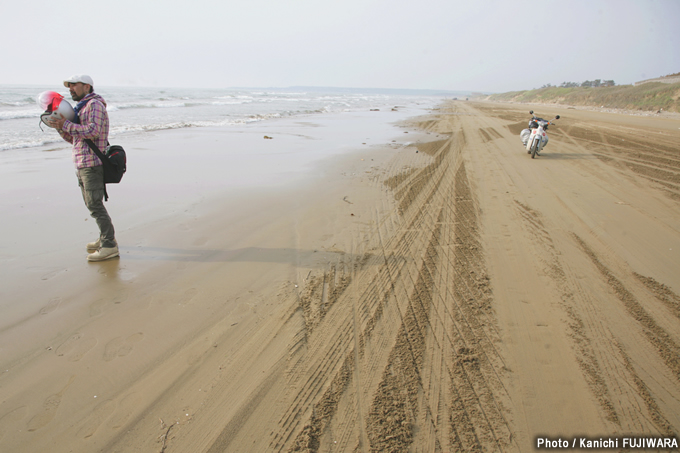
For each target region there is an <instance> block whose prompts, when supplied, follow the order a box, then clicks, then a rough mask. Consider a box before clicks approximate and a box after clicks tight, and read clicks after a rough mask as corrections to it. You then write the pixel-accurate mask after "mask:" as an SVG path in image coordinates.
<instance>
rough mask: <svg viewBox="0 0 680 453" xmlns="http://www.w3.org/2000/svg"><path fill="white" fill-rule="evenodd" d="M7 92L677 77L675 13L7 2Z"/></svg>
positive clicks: (530, 4) (444, 86) (311, 1)
mask: <svg viewBox="0 0 680 453" xmlns="http://www.w3.org/2000/svg"><path fill="white" fill-rule="evenodd" d="M0 23H1V26H0V42H1V43H2V44H0V84H40V85H45V84H47V85H49V84H52V83H59V82H60V81H61V80H63V79H64V78H67V77H68V76H70V75H72V74H80V73H85V74H89V75H91V76H92V77H93V79H94V82H95V85H104V86H112V85H139V86H159V87H192V86H199V87H218V88H221V87H288V86H296V85H305V86H334V87H355V88H369V87H370V88H414V89H439V90H470V91H485V92H503V91H513V90H523V89H531V88H538V87H540V86H542V85H544V84H547V83H551V84H553V85H555V84H560V83H561V82H564V81H573V82H582V81H584V80H593V79H603V80H614V81H615V82H616V83H617V84H629V83H633V82H635V81H639V80H643V79H645V78H652V77H658V76H662V75H667V74H670V73H676V72H680V1H679V0H576V1H574V0H561V1H553V0H542V1H538V0H534V1H525V0H519V1H517V0H516V1H482V0H464V1H460V0H408V1H404V0H341V1H336V0H239V1H235V0H189V1H186V0H184V1H178V0H115V1H114V0H106V1H99V0H90V1H86V2H82V3H78V2H62V1H56V0H28V1H20V0H14V1H11V0H7V1H2V5H1V6H0Z"/></svg>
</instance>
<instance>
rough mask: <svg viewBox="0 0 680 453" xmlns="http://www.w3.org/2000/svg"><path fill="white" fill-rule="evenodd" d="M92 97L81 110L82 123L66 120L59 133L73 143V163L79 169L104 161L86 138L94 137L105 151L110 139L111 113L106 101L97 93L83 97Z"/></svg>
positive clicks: (95, 141)
mask: <svg viewBox="0 0 680 453" xmlns="http://www.w3.org/2000/svg"><path fill="white" fill-rule="evenodd" d="M83 99H84V100H85V99H90V102H88V103H87V104H86V105H85V106H84V107H83V108H82V109H81V110H80V112H79V114H78V117H79V118H80V124H75V123H72V122H71V121H66V122H65V123H64V127H63V129H62V130H61V131H59V134H60V135H61V136H62V138H63V139H64V140H66V141H67V142H69V143H72V144H73V153H72V156H73V163H75V164H76V168H77V169H81V168H86V167H96V166H98V165H101V164H102V161H101V160H100V159H99V157H97V155H96V154H95V153H94V152H93V151H92V150H91V149H90V147H89V146H87V143H85V139H86V138H90V139H92V141H93V142H94V144H95V145H97V147H98V148H99V150H100V151H101V152H102V153H104V152H106V147H107V143H108V139H109V114H108V113H106V101H104V99H103V98H102V97H101V96H99V95H98V94H96V93H90V94H88V95H87V96H85V97H84V98H83Z"/></svg>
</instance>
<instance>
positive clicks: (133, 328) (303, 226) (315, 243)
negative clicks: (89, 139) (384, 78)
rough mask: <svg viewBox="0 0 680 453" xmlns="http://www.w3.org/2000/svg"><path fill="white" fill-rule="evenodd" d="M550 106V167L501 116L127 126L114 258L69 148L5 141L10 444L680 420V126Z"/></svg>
mask: <svg viewBox="0 0 680 453" xmlns="http://www.w3.org/2000/svg"><path fill="white" fill-rule="evenodd" d="M533 108H534V110H536V111H537V114H539V116H544V117H548V116H549V115H550V114H553V115H554V114H560V115H562V119H561V120H560V121H559V123H558V125H557V126H556V127H553V128H551V131H550V137H551V140H550V144H549V145H548V147H547V148H546V152H545V153H544V154H543V155H542V156H540V157H539V158H537V159H534V160H532V159H531V158H530V156H528V155H527V154H526V151H523V149H522V146H521V143H520V141H519V136H518V135H519V130H521V128H523V127H524V126H523V125H524V124H526V122H527V120H528V116H529V115H528V110H529V107H525V106H513V105H505V104H504V105H496V104H488V103H479V104H473V103H467V102H450V103H448V104H446V105H444V106H442V107H441V108H440V109H439V110H436V111H433V112H431V113H430V114H426V115H423V113H424V112H405V111H401V112H364V113H358V114H341V115H331V116H310V117H306V118H304V119H300V118H298V119H286V120H279V121H272V122H267V123H261V124H254V125H249V126H246V127H243V128H240V129H230V130H223V129H222V130H220V129H214V130H205V129H200V130H199V129H196V130H181V131H164V132H159V133H155V134H152V135H145V136H128V137H123V138H122V139H121V140H120V141H119V142H120V143H121V144H123V145H124V146H125V147H126V149H128V150H129V153H130V157H129V168H130V170H129V173H128V174H127V175H126V176H125V178H124V180H123V184H121V185H120V186H110V188H109V195H110V196H111V201H110V202H109V203H108V207H109V209H110V213H111V216H112V218H113V220H114V224H115V226H116V228H117V237H118V241H119V243H120V249H121V257H120V259H116V260H112V261H108V262H103V263H87V262H86V261H85V256H86V253H85V250H84V247H85V243H86V242H88V241H90V240H92V239H93V234H96V228H95V225H94V223H93V221H92V220H91V219H88V216H87V213H86V212H85V208H84V207H83V206H82V200H81V199H80V198H79V197H80V195H79V193H78V188H77V185H76V183H75V176H72V175H73V170H72V164H71V162H70V159H69V158H68V152H66V154H65V153H64V149H63V148H60V149H57V150H52V151H48V150H41V151H40V154H41V156H40V157H41V158H39V159H38V158H35V157H34V156H33V157H32V156H31V155H28V156H22V155H21V154H20V153H13V154H11V155H8V156H6V157H5V158H6V160H5V162H4V165H3V166H2V170H1V171H2V175H1V176H2V184H0V195H1V196H2V200H3V202H2V204H1V205H0V210H1V212H2V217H3V219H10V220H9V221H6V220H3V223H2V233H3V237H4V238H5V239H6V240H5V241H3V244H2V248H1V249H0V270H1V271H2V275H3V277H2V279H3V285H2V289H0V299H2V302H0V304H1V308H2V311H3V317H2V321H1V323H0V365H1V369H0V450H1V451H5V450H7V451H16V452H22V451H26V452H29V451H52V452H71V451H73V452H92V451H102V452H134V451H139V452H142V451H144V452H147V451H165V452H172V451H178V452H188V451H191V452H231V451H409V450H418V451H455V450H458V451H468V450H474V449H481V450H487V451H507V450H511V451H531V450H533V447H534V444H535V437H536V436H538V435H545V436H549V437H551V438H557V437H560V436H562V437H565V438H569V439H571V438H573V437H574V436H583V435H588V436H591V437H601V436H618V435H623V434H630V433H634V434H639V435H666V434H671V433H677V432H678V427H680V418H679V415H678V414H680V364H679V361H678V357H679V356H680V296H678V294H680V280H679V277H678V276H680V255H679V254H680V205H679V201H680V184H679V183H678V174H679V173H680V164H679V163H678V162H680V155H679V154H680V149H679V147H678V143H680V121H678V120H677V119H672V118H671V119H663V118H645V117H630V116H625V115H613V114H598V113H596V112H587V111H580V110H564V111H561V110H559V108H556V107H545V106H534V107H533ZM525 111H526V112H525ZM408 117H411V119H410V120H408V121H406V122H402V123H400V126H399V127H395V126H394V125H392V124H391V123H392V122H394V121H397V120H399V121H402V120H406V118H408ZM518 128H519V129H518ZM264 136H269V137H272V139H265V138H264ZM648 143H653V145H649V144H648ZM244 150H247V153H248V154H247V155H246V153H245V151H244ZM416 151H417V152H416ZM45 156H48V158H46V159H45V158H44V157H45Z"/></svg>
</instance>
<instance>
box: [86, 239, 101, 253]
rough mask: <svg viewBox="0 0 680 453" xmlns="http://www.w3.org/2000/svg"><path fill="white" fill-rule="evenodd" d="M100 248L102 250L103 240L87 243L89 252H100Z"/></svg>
mask: <svg viewBox="0 0 680 453" xmlns="http://www.w3.org/2000/svg"><path fill="white" fill-rule="evenodd" d="M100 248H102V240H101V239H97V240H96V241H94V242H88V243H87V250H88V251H89V250H99V249H100Z"/></svg>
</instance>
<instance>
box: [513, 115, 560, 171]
mask: <svg viewBox="0 0 680 453" xmlns="http://www.w3.org/2000/svg"><path fill="white" fill-rule="evenodd" d="M529 113H531V121H529V128H528V129H524V130H523V131H522V132H521V133H520V137H521V138H522V143H523V144H524V146H525V147H526V150H527V154H531V158H532V159H533V158H535V157H536V156H540V155H541V151H543V147H545V145H547V144H548V134H547V131H548V126H550V125H551V124H555V123H553V121H555V120H559V119H560V116H559V115H557V116H556V117H555V118H554V119H552V120H550V121H548V120H544V119H543V118H539V117H537V116H536V115H534V111H533V110H531V111H530V112H529Z"/></svg>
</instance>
